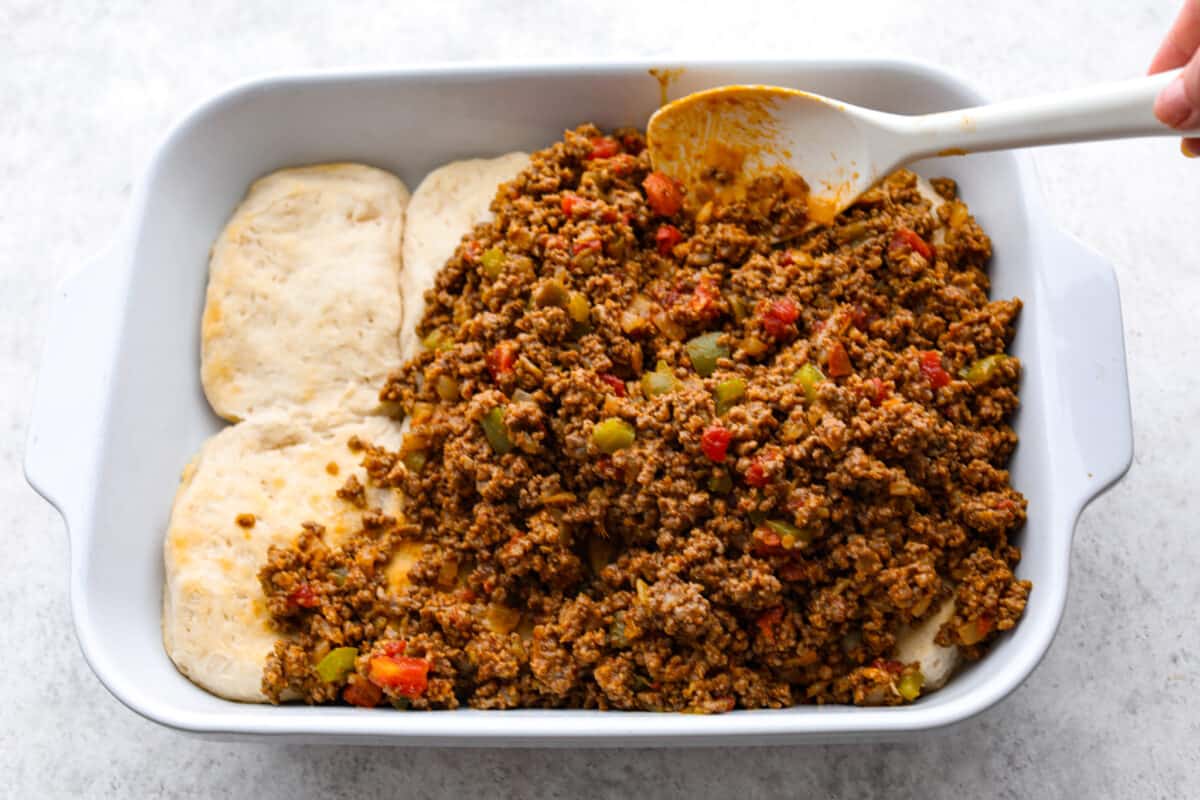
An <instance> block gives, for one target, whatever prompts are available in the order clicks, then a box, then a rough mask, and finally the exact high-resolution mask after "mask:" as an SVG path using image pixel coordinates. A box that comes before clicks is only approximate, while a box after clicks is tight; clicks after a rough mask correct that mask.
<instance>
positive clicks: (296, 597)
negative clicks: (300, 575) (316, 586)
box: [287, 583, 321, 608]
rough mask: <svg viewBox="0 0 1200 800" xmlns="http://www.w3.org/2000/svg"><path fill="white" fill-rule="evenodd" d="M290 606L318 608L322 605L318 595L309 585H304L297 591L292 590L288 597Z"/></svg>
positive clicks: (298, 587)
mask: <svg viewBox="0 0 1200 800" xmlns="http://www.w3.org/2000/svg"><path fill="white" fill-rule="evenodd" d="M287 601H288V605H290V606H295V607H297V608H316V607H317V606H318V605H320V604H321V599H320V598H319V597H317V593H316V592H314V591H313V588H312V587H311V586H309V585H308V584H307V583H302V584H300V585H299V586H297V587H296V588H295V589H292V591H291V592H289V593H288V596H287Z"/></svg>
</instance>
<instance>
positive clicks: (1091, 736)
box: [0, 0, 1200, 800]
mask: <svg viewBox="0 0 1200 800" xmlns="http://www.w3.org/2000/svg"><path fill="white" fill-rule="evenodd" d="M143 5H144V4H143V3H141V2H137V0H112V1H111V2H100V3H96V2H61V1H60V2H54V1H53V0H0V323H2V324H0V527H2V529H3V531H2V533H3V536H4V541H5V545H6V547H5V550H4V553H3V556H2V564H3V566H2V567H0V574H2V575H3V577H0V619H2V620H3V622H0V644H2V647H3V649H2V651H0V664H2V669H3V672H4V674H5V678H4V679H3V680H2V681H0V796H13V797H15V796H40V797H46V796H53V797H58V796H79V795H88V796H121V797H142V796H171V797H174V796H206V797H246V796H251V795H252V794H253V795H254V796H257V797H259V798H263V800H266V799H267V798H276V797H278V798H288V800H293V799H294V798H298V797H307V796H317V797H322V798H329V797H337V796H348V795H350V794H351V793H353V794H356V795H360V796H364V797H368V798H373V797H378V796H381V795H382V794H383V793H386V796H394V795H395V796H411V797H437V798H452V797H468V798H470V797H500V796H505V795H510V794H511V795H514V796H521V797H577V796H585V795H586V796H603V797H631V796H637V797H640V798H655V797H660V796H661V797H667V796H679V795H684V796H690V797H701V796H711V797H737V798H739V800H742V799H745V800H749V798H758V797H773V796H782V795H787V796H805V797H823V796H834V795H847V796H853V797H857V798H874V797H886V798H889V800H893V799H894V798H901V797H908V796H920V797H923V798H929V799H930V800H933V799H934V798H961V797H985V796H995V797H1014V798H1015V797H1021V798H1024V797H1054V796H1060V797H1067V796H1070V797H1131V798H1133V797H1136V798H1150V797H1185V796H1196V794H1197V792H1200V788H1197V784H1196V779H1197V777H1200V763H1198V762H1200V722H1198V720H1200V633H1198V632H1197V621H1196V620H1197V616H1196V615H1197V608H1198V604H1200V574H1198V567H1200V525H1198V524H1197V521H1196V513H1197V510H1198V509H1197V491H1196V488H1197V487H1196V481H1195V477H1194V476H1195V473H1196V472H1197V470H1198V468H1200V452H1198V451H1197V441H1200V431H1198V425H1197V423H1198V422H1200V395H1198V392H1200V379H1198V378H1197V374H1196V370H1197V368H1198V366H1200V360H1198V359H1197V352H1196V350H1197V341H1198V340H1200V313H1198V312H1200V275H1197V274H1196V272H1197V265H1196V259H1197V254H1198V250H1200V247H1198V245H1200V225H1198V224H1197V221H1198V217H1197V215H1198V212H1200V160H1198V161H1194V162H1188V161H1185V160H1184V159H1183V158H1182V157H1180V155H1179V152H1178V149H1177V146H1176V143H1175V142H1174V141H1169V140H1155V141H1139V142H1124V143H1110V144H1093V145H1086V146H1077V147H1059V148H1053V149H1046V150H1042V151H1040V152H1038V153H1037V156H1036V159H1037V164H1038V167H1039V169H1040V171H1041V175H1042V179H1043V183H1044V188H1045V192H1046V194H1047V196H1048V200H1049V203H1048V207H1049V209H1050V213H1051V214H1052V215H1053V216H1054V220H1055V222H1057V223H1058V224H1059V225H1061V226H1063V227H1064V228H1066V229H1067V230H1069V231H1071V232H1072V233H1074V234H1076V235H1078V236H1079V237H1080V238H1082V239H1083V240H1084V241H1085V242H1088V243H1090V244H1091V245H1092V246H1094V247H1095V248H1096V249H1098V250H1099V251H1100V252H1102V253H1104V254H1105V255H1106V256H1107V257H1108V258H1110V259H1111V260H1112V261H1113V262H1114V263H1115V264H1116V266H1117V271H1118V273H1119V276H1120V281H1121V289H1122V296H1123V301H1124V308H1125V331H1126V336H1127V347H1128V355H1129V367H1130V379H1131V382H1132V388H1133V411H1134V419H1135V426H1136V450H1137V456H1136V459H1135V463H1134V467H1133V470H1132V471H1131V472H1130V474H1129V475H1128V477H1127V478H1126V479H1125V480H1124V482H1123V483H1121V484H1120V485H1119V486H1118V487H1117V488H1116V489H1115V490H1113V491H1112V492H1110V493H1109V494H1108V495H1106V496H1104V497H1103V498H1101V499H1100V500H1099V501H1098V502H1096V503H1095V504H1094V505H1093V506H1092V507H1091V508H1090V509H1088V511H1087V512H1086V513H1085V514H1084V515H1083V518H1082V520H1081V521H1080V524H1079V527H1078V530H1077V534H1076V538H1075V548H1074V560H1073V562H1072V570H1071V589H1070V597H1069V602H1068V607H1067V612H1066V617H1065V618H1064V620H1063V623H1062V628H1061V631H1060V633H1059V636H1058V638H1057V640H1056V641H1055V643H1054V646H1053V647H1052V649H1051V650H1050V653H1049V655H1048V656H1047V657H1046V659H1045V661H1044V662H1043V663H1042V665H1041V666H1040V668H1039V669H1038V670H1037V671H1036V672H1035V673H1034V674H1033V676H1032V677H1031V678H1030V679H1029V681H1028V682H1027V683H1026V684H1025V685H1024V686H1023V687H1022V688H1021V689H1020V690H1019V691H1017V692H1016V693H1015V694H1014V695H1013V696H1012V697H1011V698H1010V699H1009V700H1007V701H1006V702H1005V703H1004V704H1002V705H1001V706H1000V707H999V708H997V709H994V710H993V711H991V712H989V713H987V714H985V715H984V716H983V717H982V718H980V719H978V720H976V721H974V722H973V723H971V724H970V725H968V726H967V727H965V728H963V729H960V730H959V731H957V732H956V733H955V734H954V735H953V736H951V737H942V738H935V739H922V740H918V741H913V742H911V743H906V744H897V745H887V746H855V747H809V748H771V749H722V750H691V751H687V750H683V751H680V750H675V751H669V750H668V751H663V750H660V751H641V752H636V751H634V752H622V751H612V752H605V751H547V752H538V751H454V750H408V751H404V750H378V749H377V750H369V749H349V748H307V747H294V746H292V747H285V746H272V745H260V744H212V743H207V742H202V741H197V740H192V739H189V738H185V737H183V736H181V735H178V734H175V733H172V732H169V731H167V730H164V729H161V728H159V727H157V726H155V725H153V724H151V723H149V722H146V721H144V720H143V719H141V718H140V717H137V716H135V715H134V714H132V713H131V712H129V711H127V710H126V709H125V708H123V707H122V706H120V705H119V704H118V703H117V702H116V701H115V700H114V699H113V698H112V697H110V696H109V695H108V694H107V693H106V692H105V690H104V689H103V688H102V687H101V686H100V684H99V683H98V682H97V681H96V679H95V678H94V677H93V676H92V674H91V672H90V671H89V669H88V667H87V665H86V664H85V663H84V662H83V659H82V657H81V656H80V653H79V649H78V647H77V645H76V643H75V639H74V635H73V633H72V631H71V620H70V615H69V611H68V606H67V586H66V569H65V567H66V563H67V548H66V541H65V536H64V532H63V525H62V522H61V521H60V519H59V517H58V515H57V514H55V513H54V512H53V511H52V510H51V509H50V507H49V506H47V505H46V504H45V503H43V502H42V501H41V500H40V499H39V498H38V497H37V496H35V495H34V494H33V492H32V491H31V490H30V489H29V488H28V487H27V486H26V484H25V482H24V479H23V477H22V475H21V469H20V463H21V459H22V454H23V449H24V438H25V429H26V425H27V419H28V413H29V405H30V399H31V393H32V383H33V380H34V376H35V373H36V368H37V362H38V358H39V355H40V351H41V346H42V340H43V336H44V331H45V325H46V319H47V313H48V302H49V299H50V297H51V293H52V289H53V287H54V286H55V284H56V283H57V282H58V281H59V280H60V279H61V278H62V277H63V276H64V275H65V274H66V273H67V272H68V271H70V270H72V269H73V268H76V267H78V266H79V265H80V264H82V263H83V262H84V261H85V260H86V259H87V258H88V257H89V256H90V255H91V254H93V253H95V252H97V251H98V250H99V249H100V247H101V246H102V245H103V244H105V242H106V240H107V238H108V237H109V235H110V233H111V231H112V230H113V229H114V227H115V226H116V224H117V222H118V220H119V219H120V218H121V216H122V215H123V214H124V213H125V211H126V206H127V204H128V201H129V197H130V187H131V183H132V181H133V180H134V179H135V177H136V176H137V175H138V174H139V173H140V171H141V169H142V168H143V166H144V164H145V161H146V159H147V157H148V154H149V153H150V151H151V150H152V148H153V147H154V146H155V144H156V143H157V142H158V140H159V139H160V138H161V137H162V136H163V134H164V132H165V131H166V129H167V127H168V125H169V124H170V123H171V122H172V121H173V120H174V119H176V118H177V117H178V116H179V115H180V114H181V113H182V112H183V111H184V110H185V109H187V108H188V107H190V106H191V105H192V104H193V103H195V102H197V101H198V100H200V99H202V98H204V97H206V96H208V95H209V94H211V93H213V92H216V91H218V90H219V89H221V88H222V87H224V86H225V85H226V84H228V83H230V82H232V81H237V80H241V79H243V78H245V77H247V76H250V75H252V74H255V73H260V72H263V71H277V70H288V69H295V68H311V67H333V66H347V65H356V64H387V63H393V62H399V61H409V62H416V61H432V60H470V59H577V58H578V59H582V58H613V57H631V56H663V57H669V56H681V55H690V56H700V57H706V56H713V55H730V56H733V55H744V54H752V55H758V56H768V55H774V56H808V55H835V54H842V55H846V54H849V55H903V56H915V57H919V58H923V59H927V60H930V61H934V62H939V63H941V64H944V65H947V66H949V67H951V68H953V69H955V70H957V71H959V72H961V73H962V74H964V75H966V76H967V77H969V78H970V79H972V80H974V81H976V82H977V83H978V84H980V85H981V86H982V87H983V88H984V90H985V91H987V92H988V93H990V94H991V95H992V96H994V97H996V98H1003V97H1013V96H1017V95H1019V94H1024V93H1031V92H1040V91H1049V90H1054V89H1057V88H1060V87H1068V86H1073V85H1079V84H1085V83H1089V82H1094V81H1101V80H1110V79H1119V78H1124V77H1130V76H1134V75H1137V74H1140V73H1141V72H1142V71H1143V70H1144V68H1145V66H1146V64H1147V63H1148V61H1149V59H1150V56H1151V54H1152V53H1153V51H1154V49H1155V47H1156V45H1157V43H1158V40H1159V39H1160V38H1161V35H1162V33H1163V32H1164V31H1165V30H1166V28H1167V26H1168V23H1169V21H1170V19H1171V18H1172V17H1173V15H1174V12H1175V10H1176V8H1177V3H1176V2H1174V1H1173V0H1153V1H1152V2H1151V1H1147V0H1138V2H1124V0H1053V1H1052V2H1016V1H1014V2H1008V3H997V2H995V0H973V1H971V2H964V0H941V1H940V2H928V1H923V0H910V1H909V2H903V3H899V2H894V1H892V0H881V1H880V2H871V3H856V2H840V3H829V2H823V3H820V4H814V5H813V7H812V8H811V9H809V8H805V7H804V5H805V4H803V3H800V2H797V0H779V1H778V2H748V0H737V2H723V3H709V2H696V1H694V2H679V3H666V2H662V3H658V2H653V0H640V1H639V2H625V1H624V0H621V1H618V0H602V1H593V2H589V3H567V2H561V3H547V4H545V5H537V4H534V3H519V2H514V3H507V2H501V1H500V0H497V2H494V3H491V2H474V3H468V2H463V3H441V2H426V3H415V2H412V3H404V2H399V3H386V2H383V3H381V2H361V1H360V0H353V1H349V0H342V1H341V2H331V3H327V4H323V3H320V2H315V1H314V0H295V1H294V2H287V3H279V4H277V6H276V7H274V8H273V9H268V8H266V7H260V6H256V5H255V4H253V3H250V2H246V0H220V1H219V2H205V3H199V2H198V3H194V4H182V3H180V4H172V3H154V4H153V8H149V6H150V5H151V4H145V5H146V6H147V8H143ZM510 6H511V7H510ZM10 792H11V794H10Z"/></svg>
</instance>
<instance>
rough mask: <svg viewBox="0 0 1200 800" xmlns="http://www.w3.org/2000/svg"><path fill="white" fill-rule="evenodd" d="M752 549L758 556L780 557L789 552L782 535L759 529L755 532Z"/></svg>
mask: <svg viewBox="0 0 1200 800" xmlns="http://www.w3.org/2000/svg"><path fill="white" fill-rule="evenodd" d="M750 549H751V550H753V551H754V554H755V555H758V556H778V555H782V554H784V553H786V552H787V550H785V549H784V547H783V539H782V538H781V537H780V535H779V534H778V533H776V532H775V531H773V530H769V529H767V528H759V529H758V530H756V531H755V532H754V541H753V543H752V544H751V545H750Z"/></svg>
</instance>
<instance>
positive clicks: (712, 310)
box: [688, 280, 721, 322]
mask: <svg viewBox="0 0 1200 800" xmlns="http://www.w3.org/2000/svg"><path fill="white" fill-rule="evenodd" d="M720 299H721V295H720V294H719V293H718V292H717V290H716V289H714V288H713V285H712V282H711V281H708V280H701V281H700V282H699V283H698V284H696V288H695V289H693V290H692V298H691V300H689V301H688V307H689V309H690V310H691V312H692V313H693V314H695V315H696V318H697V319H699V320H702V321H704V322H711V321H712V320H714V319H716V318H717V317H718V316H719V315H720V313H721V309H720V307H719V306H718V305H717V302H718V301H719V300H720Z"/></svg>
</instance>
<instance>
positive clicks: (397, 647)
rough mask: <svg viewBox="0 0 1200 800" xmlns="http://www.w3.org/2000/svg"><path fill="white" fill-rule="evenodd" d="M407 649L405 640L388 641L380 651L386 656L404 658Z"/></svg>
mask: <svg viewBox="0 0 1200 800" xmlns="http://www.w3.org/2000/svg"><path fill="white" fill-rule="evenodd" d="M407 648H408V643H407V642H405V641H404V640H403V639H388V640H387V641H386V642H384V643H383V645H382V646H381V647H380V648H379V649H380V651H381V652H382V653H383V654H384V655H385V656H402V655H404V651H405V650H406V649H407Z"/></svg>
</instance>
